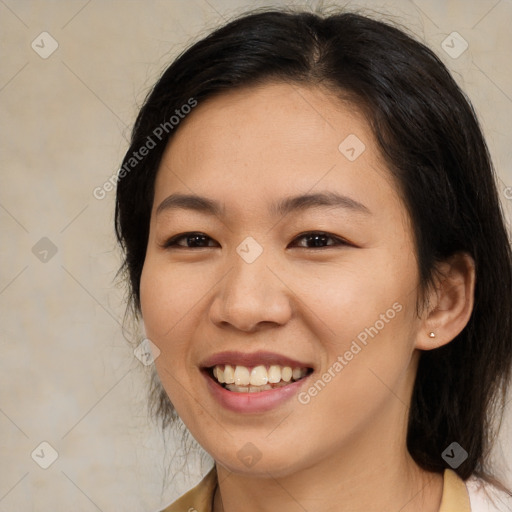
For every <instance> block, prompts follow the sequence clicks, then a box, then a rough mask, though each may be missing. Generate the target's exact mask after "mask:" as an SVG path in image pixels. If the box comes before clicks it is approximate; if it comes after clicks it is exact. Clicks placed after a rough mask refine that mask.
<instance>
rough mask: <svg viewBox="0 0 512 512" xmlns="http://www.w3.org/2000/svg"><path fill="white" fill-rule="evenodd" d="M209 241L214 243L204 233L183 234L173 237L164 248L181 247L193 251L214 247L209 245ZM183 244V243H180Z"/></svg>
mask: <svg viewBox="0 0 512 512" xmlns="http://www.w3.org/2000/svg"><path fill="white" fill-rule="evenodd" d="M208 241H214V240H213V238H210V237H209V236H208V235H205V234H204V233H197V232H193V233H181V234H179V235H176V236H173V237H172V238H170V239H169V240H167V241H166V242H165V243H164V244H163V247H164V248H169V247H179V248H183V249H192V248H194V247H198V248H204V247H213V246H212V245H208ZM180 242H181V243H180Z"/></svg>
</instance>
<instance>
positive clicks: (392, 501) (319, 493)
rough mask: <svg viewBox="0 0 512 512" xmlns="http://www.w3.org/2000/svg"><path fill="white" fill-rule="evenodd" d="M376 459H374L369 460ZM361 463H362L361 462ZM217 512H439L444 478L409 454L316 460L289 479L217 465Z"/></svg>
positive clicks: (288, 476)
mask: <svg viewBox="0 0 512 512" xmlns="http://www.w3.org/2000/svg"><path fill="white" fill-rule="evenodd" d="M366 460H367V461H368V460H370V461H371V460H372V459H366ZM361 462H363V461H361ZM217 474H218V480H219V486H218V488H217V492H216V494H215V498H214V508H213V511H214V512H236V511H239V510H240V505H241V504H243V509H244V512H256V511H257V512H271V511H272V512H273V511H275V510H279V511H280V512H304V510H322V511H323V512H349V511H350V512H363V511H364V512H368V511H372V510H400V512H413V511H416V512H417V511H418V510H421V511H422V512H437V511H438V510H439V506H440V503H441V498H442V488H443V477H442V475H439V474H435V473H428V472H426V471H423V470H422V469H420V468H419V467H418V466H417V465H416V464H415V462H414V461H413V460H412V459H411V458H410V457H404V458H403V460H402V461H401V463H399V461H395V463H394V464H393V465H392V466H391V465H390V464H388V463H386V464H385V465H383V466H380V467H379V466H375V465H371V464H364V463H362V464H361V463H360V464H358V465H357V466H356V467H354V466H352V467H351V468H349V467H347V466H346V465H345V464H339V463H338V464H336V465H333V462H332V460H329V462H328V463H327V464H326V467H322V465H321V464H317V465H315V466H312V467H310V468H307V469H306V470H303V471H298V472H296V473H293V474H290V475H287V476H285V477H279V478H276V477H273V476H272V475H271V474H270V473H268V477H266V478H265V477H264V478H261V477H260V478H254V477H251V476H250V475H241V474H237V473H232V472H230V471H229V470H228V469H226V468H224V467H222V466H220V465H219V464H217Z"/></svg>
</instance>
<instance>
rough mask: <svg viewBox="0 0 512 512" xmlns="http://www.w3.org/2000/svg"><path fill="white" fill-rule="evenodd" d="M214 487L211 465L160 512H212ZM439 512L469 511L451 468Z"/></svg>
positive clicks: (462, 488) (462, 485)
mask: <svg viewBox="0 0 512 512" xmlns="http://www.w3.org/2000/svg"><path fill="white" fill-rule="evenodd" d="M216 487H217V470H216V468H215V466H213V468H212V469H211V470H210V471H209V472H208V474H207V475H206V476H205V477H204V478H203V479H202V480H201V482H199V484H197V485H196V486H195V487H194V488H193V489H191V490H190V491H188V492H187V493H186V494H184V495H183V496H182V497H181V498H179V499H178V500H177V501H175V502H174V503H172V504H171V505H169V506H168V507H167V508H166V509H164V510H162V512H187V511H192V510H195V511H196V512H212V505H213V496H214V494H215V489H216ZM439 512H471V508H470V503H469V495H468V491H467V489H466V485H465V483H464V481H463V480H462V479H461V478H460V477H459V476H458V475H457V473H455V471H452V470H451V469H445V471H444V484H443V497H442V500H441V507H440V508H439Z"/></svg>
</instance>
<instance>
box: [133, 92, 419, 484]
mask: <svg viewBox="0 0 512 512" xmlns="http://www.w3.org/2000/svg"><path fill="white" fill-rule="evenodd" d="M183 196H187V197H183ZM189 196H194V197H195V196H197V198H196V199H193V198H191V197H189ZM187 233H188V236H187V235H186V234H187ZM177 235H183V236H180V237H179V238H176V236H177ZM172 239H174V244H173V240H172ZM417 298H418V271H417V261H416V258H415V251H414V244H413V238H412V230H411V226H410V224H409V221H408V216H407V213H406V210H405V207H404V205H403V203H402V202H401V200H400V198H399V195H398V192H397V187H396V185H395V184H394V182H393V180H392V178H391V175H390V173H389V171H388V170H387V169H386V166H385V165H384V163H383V162H382V160H381V159H380V158H379V153H378V150H377V146H376V143H375V141H374V139H373V137H372V134H371V131H370V128H369V126H368V125H367V124H366V122H365V121H364V120H363V118H362V116H360V115H359V114H358V113H357V112H356V110H355V109H354V108H351V107H350V106H348V105H343V104H342V103H340V102H339V101H338V100H336V99H335V98H334V97H333V96H332V95H328V94H327V93H326V92H325V91H322V90H321V89H319V88H307V87H302V86H301V87H299V86H292V85H290V84H271V85H266V86H264V87H260V88H249V89H245V90H238V91H235V92H230V93H228V94H226V95H223V96H219V97H217V98H215V99H212V100H209V101H207V102H205V103H204V104H200V105H199V106H197V107H196V108H195V110H194V111H193V112H192V113H191V114H190V115H189V117H188V118H186V119H185V120H184V121H182V125H181V126H180V127H179V130H178V131H177V133H176V135H175V136H174V138H173V139H172V141H171V142H170V144H169V146H168V148H167V149H166V152H165V154H164V157H163V160H162V163H161V166H160V169H159V171H158V175H157V178H156V182H155V196H154V204H153V210H152V216H151V225H150V234H149V241H148V247H147V254H146V259H145V263H144V268H143V272H142V278H141V305H142V314H143V319H144V324H145V329H146V335H147V337H148V338H149V339H150V340H151V341H152V342H153V343H154V344H155V345H157V346H158V347H159V349H160V351H161V353H160V355H159V357H158V358H157V359H156V368H157V371H158V374H159V376H160V379H161V381H162V384H163V386H164V388H165V390H166V392H167V393H168V395H169V397H170V399H171V401H172V403H173V404H174V406H175V407H176V409H177V411H178V413H179V415H180V416H181V418H182V419H183V421H184V422H185V424H186V425H187V427H188V428H189V429H190V431H191V433H192V434H193V436H194V437H195V438H196V439H197V440H198V441H199V443H200V444H201V445H202V446H203V447H204V448H205V449H206V450H207V451H208V452H209V453H210V454H211V455H212V456H213V457H214V458H215V459H216V461H217V462H218V463H220V464H221V465H223V466H225V467H227V468H229V469H230V470H232V471H237V472H248V473H249V472H250V473H253V474H257V473H261V474H263V473H266V472H271V473H272V474H274V475H276V476H277V475H285V474H289V473H292V472H294V471H297V470H300V469H304V468H307V467H309V466H311V465H312V464H314V463H315V462H320V461H322V460H324V459H325V460H327V459H329V458H332V457H338V458H340V457H345V458H347V457H353V458H354V460H355V458H356V457H364V456H365V453H366V452H367V454H368V455H369V456H372V457H374V456H378V454H381V455H383V456H385V453H383V452H386V451H389V452H390V453H391V451H394V452H395V453H396V451H397V444H396V436H397V435H403V436H405V425H406V418H407V409H408V405H407V404H408V403H409V401H410V393H411V388H412V384H413V382H414V376H415V370H416V363H417V357H416V354H417V352H416V351H415V350H414V349H415V343H416V341H417V339H418V338H419V337H420V336H422V337H424V336H425V333H423V332H420V331H421V323H420V320H419V319H418V317H417V315H416V303H417ZM226 365H228V367H227V368H226ZM213 367H216V368H215V370H213ZM237 367H238V368H237ZM288 368H290V369H291V372H290V370H289V369H288ZM294 368H295V370H294ZM214 372H215V375H214V374H213V373H214ZM290 373H292V376H291V377H290ZM216 376H217V378H218V379H220V380H227V381H228V382H230V383H231V384H229V386H230V388H231V390H230V389H227V388H226V385H227V384H226V383H224V384H221V383H219V382H218V380H217V378H216ZM301 377H302V378H301ZM295 379H297V380H295ZM248 380H249V383H247V381H248ZM233 381H234V382H233ZM273 381H279V382H273ZM265 383H266V384H265ZM262 389H263V391H261V390H262ZM250 391H251V392H250ZM401 427H403V428H401ZM397 433H398V434H397ZM403 439H405V437H403ZM404 444H405V443H404ZM365 460H366V459H365ZM260 461H261V462H260Z"/></svg>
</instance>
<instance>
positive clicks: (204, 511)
mask: <svg viewBox="0 0 512 512" xmlns="http://www.w3.org/2000/svg"><path fill="white" fill-rule="evenodd" d="M216 488H217V470H216V468H215V466H213V468H212V469H211V470H210V471H209V472H208V473H207V474H206V475H205V476H204V478H203V479H202V480H201V481H200V482H199V483H198V484H197V485H196V486H195V487H194V488H193V489H190V491H188V492H187V493H185V494H184V495H183V496H181V498H179V499H178V500H176V501H175V502H173V503H171V504H170V505H168V506H167V507H166V508H164V509H163V510H161V511H160V512H211V510H212V502H213V496H214V493H215V489H216Z"/></svg>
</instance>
